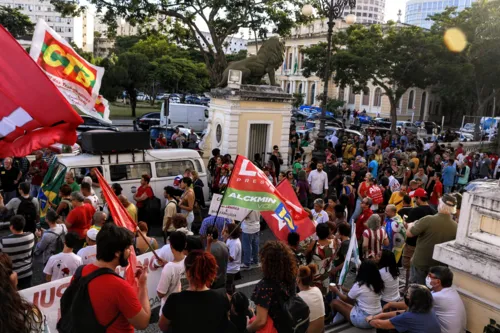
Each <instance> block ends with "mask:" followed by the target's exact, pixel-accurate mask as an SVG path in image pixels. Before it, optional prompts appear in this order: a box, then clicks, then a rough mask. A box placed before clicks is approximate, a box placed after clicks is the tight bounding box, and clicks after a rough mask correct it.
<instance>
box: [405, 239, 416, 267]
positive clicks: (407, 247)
mask: <svg viewBox="0 0 500 333" xmlns="http://www.w3.org/2000/svg"><path fill="white" fill-rule="evenodd" d="M414 252H415V246H411V245H408V244H406V245H405V247H404V248H403V267H404V268H405V269H410V266H411V257H413V253H414Z"/></svg>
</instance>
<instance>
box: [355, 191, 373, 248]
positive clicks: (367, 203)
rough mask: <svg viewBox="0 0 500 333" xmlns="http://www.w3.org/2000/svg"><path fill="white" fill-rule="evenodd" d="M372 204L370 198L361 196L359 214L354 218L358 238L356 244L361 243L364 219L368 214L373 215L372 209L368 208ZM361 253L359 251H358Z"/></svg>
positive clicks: (364, 224) (364, 225) (364, 227)
mask: <svg viewBox="0 0 500 333" xmlns="http://www.w3.org/2000/svg"><path fill="white" fill-rule="evenodd" d="M371 205H372V199H371V198H363V200H361V209H362V211H361V214H360V215H359V217H358V219H357V220H356V238H357V240H358V244H363V231H365V230H366V228H367V227H366V221H367V220H368V218H370V216H372V215H373V211H372V210H371V209H370V207H371ZM360 253H361V252H360Z"/></svg>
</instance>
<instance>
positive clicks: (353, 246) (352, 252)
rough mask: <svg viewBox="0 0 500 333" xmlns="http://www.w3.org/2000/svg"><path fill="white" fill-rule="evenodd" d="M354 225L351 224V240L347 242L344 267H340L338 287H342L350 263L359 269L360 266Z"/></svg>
mask: <svg viewBox="0 0 500 333" xmlns="http://www.w3.org/2000/svg"><path fill="white" fill-rule="evenodd" d="M355 230H356V223H352V224H351V239H350V241H349V249H348V250H347V254H346V256H345V260H344V266H342V271H341V272H340V276H339V283H338V284H339V285H341V286H342V285H344V282H345V279H346V277H347V273H349V269H350V267H351V262H352V263H353V264H354V265H355V266H356V267H359V265H361V260H360V258H359V247H358V240H357V239H356V231H355Z"/></svg>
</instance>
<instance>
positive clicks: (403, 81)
mask: <svg viewBox="0 0 500 333" xmlns="http://www.w3.org/2000/svg"><path fill="white" fill-rule="evenodd" d="M438 41H439V39H437V38H436V36H434V35H432V34H429V33H427V32H426V31H425V30H423V29H422V28H419V27H415V26H399V25H397V24H396V23H394V22H392V21H389V22H388V23H387V24H386V25H383V26H382V25H377V24H375V25H370V26H364V25H359V24H355V25H352V26H350V27H348V28H347V29H346V30H345V31H339V32H338V33H336V34H335V35H334V37H333V51H334V54H333V56H332V57H331V67H330V68H331V69H332V73H333V80H334V82H335V83H336V84H337V85H339V86H340V87H342V88H345V87H347V86H350V87H351V89H353V91H354V92H360V91H361V90H363V89H364V88H366V87H367V85H368V83H369V82H372V83H373V84H375V85H377V86H379V87H381V89H382V90H383V92H384V94H385V95H386V96H387V97H388V99H389V102H390V104H391V122H392V131H393V133H395V131H396V120H397V114H396V106H397V104H398V102H399V100H400V99H401V97H402V96H403V94H404V93H405V92H406V91H407V90H408V89H409V88H412V87H419V88H422V89H423V88H426V87H427V86H429V85H430V84H431V83H432V77H431V76H430V75H429V74H428V73H429V71H430V68H431V67H432V65H433V64H432V63H433V61H434V59H433V58H432V55H433V52H432V51H433V49H434V48H436V47H437V44H438ZM322 49H323V50H322ZM325 50H326V46H325V43H323V44H320V45H315V46H313V47H312V48H307V49H305V50H304V53H305V54H306V55H307V58H308V59H307V60H306V61H305V62H304V66H305V70H304V73H305V74H304V75H311V74H316V75H318V76H319V77H323V76H324V66H325V62H326V61H325V59H326V51H325Z"/></svg>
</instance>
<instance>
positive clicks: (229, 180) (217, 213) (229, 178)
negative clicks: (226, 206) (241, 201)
mask: <svg viewBox="0 0 500 333" xmlns="http://www.w3.org/2000/svg"><path fill="white" fill-rule="evenodd" d="M239 158H240V155H236V159H235V160H234V164H233V167H234V166H235V165H236V163H237V162H238V159H239ZM232 177H233V170H231V174H230V175H229V177H228V179H227V185H228V186H229V183H230V182H231V178H232ZM228 186H226V189H225V190H224V193H223V194H222V198H221V199H220V205H219V207H218V208H217V212H216V213H215V219H214V223H213V224H212V227H213V226H214V225H215V222H217V217H219V211H220V208H221V207H222V202H224V198H225V197H226V193H227V187H228Z"/></svg>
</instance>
